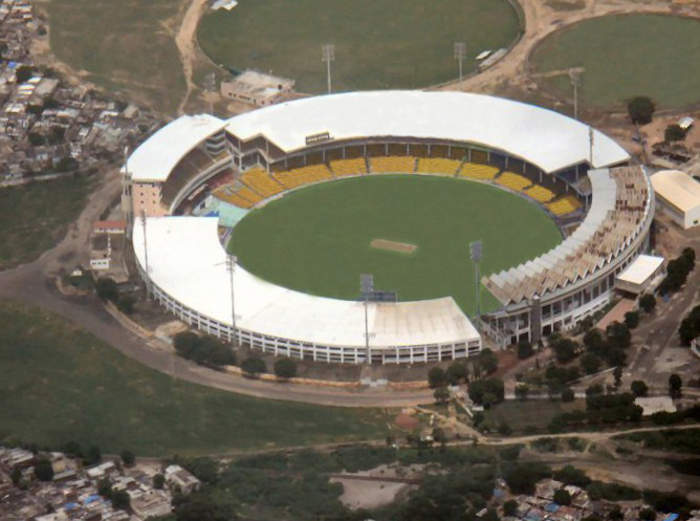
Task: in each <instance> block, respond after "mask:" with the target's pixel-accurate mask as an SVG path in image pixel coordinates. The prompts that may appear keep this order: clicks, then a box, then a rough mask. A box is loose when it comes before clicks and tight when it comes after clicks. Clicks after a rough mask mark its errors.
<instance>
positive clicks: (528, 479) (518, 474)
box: [503, 462, 552, 494]
mask: <svg viewBox="0 0 700 521" xmlns="http://www.w3.org/2000/svg"><path fill="white" fill-rule="evenodd" d="M551 475H552V470H551V469H550V468H549V467H548V466H547V465H545V464H544V463H538V462H531V463H515V464H513V465H509V466H508V467H506V469H505V472H504V473H503V479H505V481H506V483H507V484H508V487H509V488H510V491H511V492H512V493H513V494H533V493H534V492H535V483H537V482H538V481H540V480H542V479H544V478H548V477H550V476H551Z"/></svg>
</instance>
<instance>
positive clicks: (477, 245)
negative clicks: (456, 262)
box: [469, 241, 483, 318]
mask: <svg viewBox="0 0 700 521" xmlns="http://www.w3.org/2000/svg"><path fill="white" fill-rule="evenodd" d="M482 253H483V244H482V242H481V241H473V242H470V243H469V255H470V257H471V259H472V263H473V264H474V302H475V304H476V318H479V317H480V316H481V281H480V280H479V279H480V277H479V262H481V257H482Z"/></svg>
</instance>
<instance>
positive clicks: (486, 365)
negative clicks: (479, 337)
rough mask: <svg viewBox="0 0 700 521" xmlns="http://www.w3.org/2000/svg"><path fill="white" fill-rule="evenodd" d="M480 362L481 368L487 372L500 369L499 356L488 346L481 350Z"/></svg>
mask: <svg viewBox="0 0 700 521" xmlns="http://www.w3.org/2000/svg"><path fill="white" fill-rule="evenodd" d="M478 362H479V365H480V366H481V369H483V371H484V372H485V373H486V374H491V373H494V372H496V369H498V358H497V357H496V355H495V354H494V352H493V351H491V349H489V348H488V347H486V348H484V349H482V350H481V353H479V358H478Z"/></svg>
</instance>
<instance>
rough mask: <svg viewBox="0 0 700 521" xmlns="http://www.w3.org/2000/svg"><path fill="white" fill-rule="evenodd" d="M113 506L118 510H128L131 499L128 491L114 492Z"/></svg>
mask: <svg viewBox="0 0 700 521" xmlns="http://www.w3.org/2000/svg"><path fill="white" fill-rule="evenodd" d="M111 499H112V506H113V507H114V508H115V509H117V510H127V509H128V508H129V504H130V501H131V497H130V496H129V493H128V492H127V491H126V490H115V491H113V492H112V498H111Z"/></svg>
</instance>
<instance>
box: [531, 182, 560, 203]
mask: <svg viewBox="0 0 700 521" xmlns="http://www.w3.org/2000/svg"><path fill="white" fill-rule="evenodd" d="M525 195H527V196H528V197H530V198H532V199H534V200H535V201H537V202H540V203H547V202H549V201H551V200H552V199H554V196H555V195H556V194H555V193H554V192H552V191H551V190H550V189H548V188H545V187H544V186H540V185H535V186H533V187H532V188H528V189H527V190H525Z"/></svg>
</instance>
